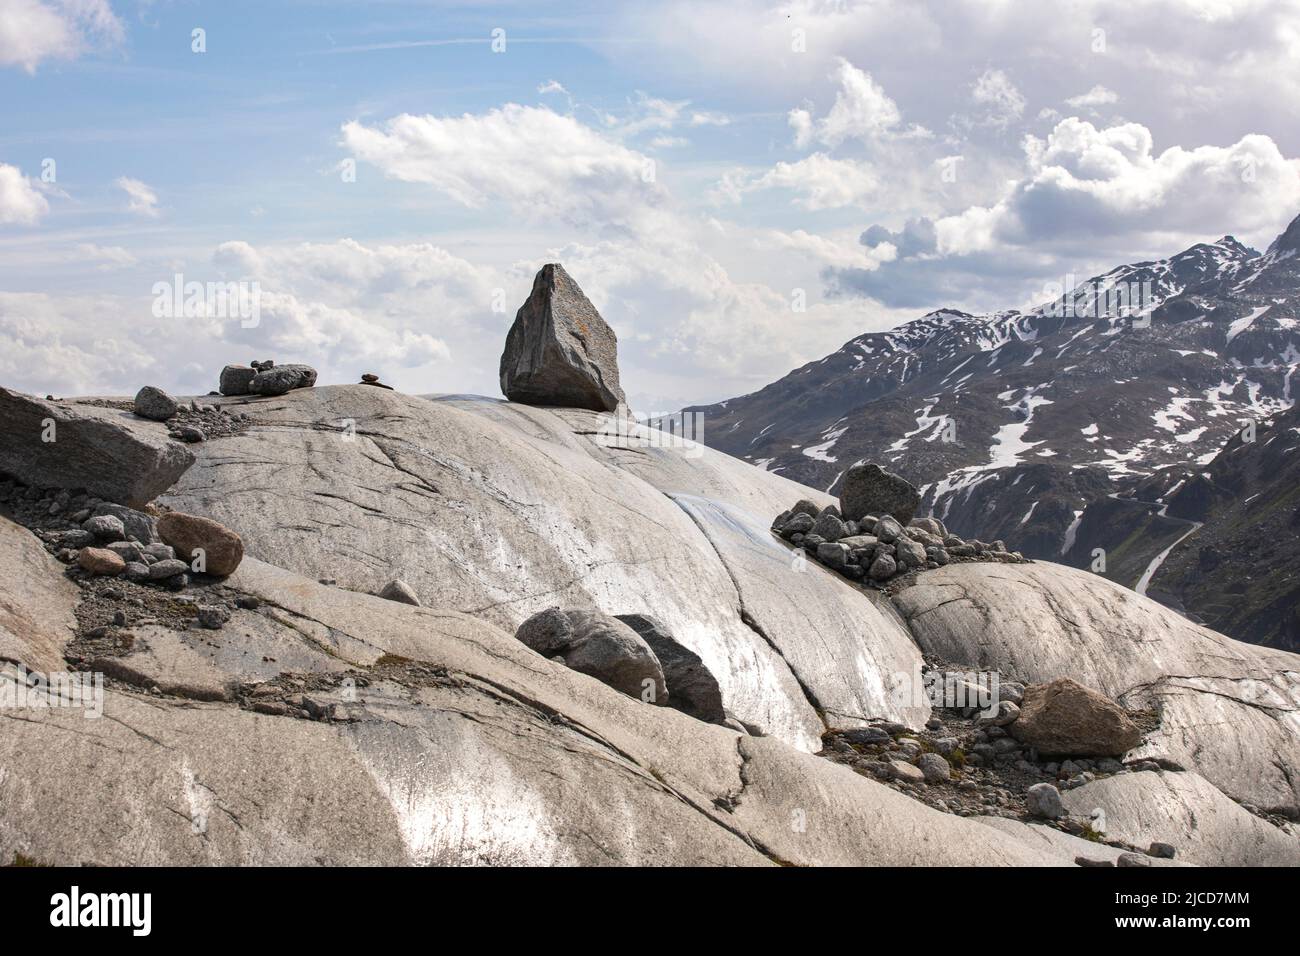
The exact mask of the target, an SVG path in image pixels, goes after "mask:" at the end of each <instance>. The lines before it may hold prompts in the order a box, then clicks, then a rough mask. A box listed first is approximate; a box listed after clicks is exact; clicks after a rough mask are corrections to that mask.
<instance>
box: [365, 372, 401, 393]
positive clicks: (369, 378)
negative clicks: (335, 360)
mask: <svg viewBox="0 0 1300 956" xmlns="http://www.w3.org/2000/svg"><path fill="white" fill-rule="evenodd" d="M360 384H362V385H373V386H374V387H375V388H386V389H388V390H389V391H390V392H391V391H392V390H393V386H391V385H385V384H384V383H383V382H381V381H379V376H378V375H376V374H375V373H374V372H366V373H364V374H363V375H362V376H361V382H360Z"/></svg>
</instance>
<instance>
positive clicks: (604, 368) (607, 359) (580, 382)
mask: <svg viewBox="0 0 1300 956" xmlns="http://www.w3.org/2000/svg"><path fill="white" fill-rule="evenodd" d="M501 391H502V392H503V393H505V396H506V398H508V399H510V401H512V402H522V403H523V404H525V405H558V406H561V407H564V408H591V409H595V410H596V411H602V412H612V411H614V410H615V409H616V408H618V406H619V403H620V402H622V401H624V398H623V390H622V389H621V388H620V387H619V384H618V339H617V338H616V337H615V336H614V330H613V329H611V328H610V327H609V325H608V324H606V322H605V320H604V319H602V318H601V317H600V313H599V312H597V311H596V307H595V306H594V305H592V304H591V302H590V301H588V299H587V297H586V296H585V295H583V294H582V290H581V289H580V288H578V283H576V282H574V281H573V279H572V278H571V277H570V276H569V274H568V273H567V272H565V271H564V267H563V266H561V265H560V264H559V263H558V262H555V263H550V264H548V265H544V266H542V269H541V271H540V272H538V273H537V278H535V279H534V280H533V291H532V293H531V294H530V295H529V296H528V301H527V302H525V303H524V304H523V305H522V306H521V307H520V309H519V312H518V313H517V314H516V315H515V324H514V325H512V326H511V327H510V334H509V335H508V336H506V348H505V351H504V352H503V353H502V354H501Z"/></svg>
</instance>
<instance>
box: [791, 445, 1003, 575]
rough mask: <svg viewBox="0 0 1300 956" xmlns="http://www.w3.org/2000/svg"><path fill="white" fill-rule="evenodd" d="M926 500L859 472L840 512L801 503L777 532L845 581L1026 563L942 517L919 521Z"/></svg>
mask: <svg viewBox="0 0 1300 956" xmlns="http://www.w3.org/2000/svg"><path fill="white" fill-rule="evenodd" d="M920 500H921V496H920V494H919V493H918V492H917V490H916V488H915V487H913V486H912V485H911V483H909V482H908V481H906V480H905V479H903V478H900V477H899V476H898V475H895V474H892V473H891V472H888V471H885V470H884V469H882V468H880V467H879V466H878V465H875V464H870V463H868V464H860V465H854V466H853V467H852V468H850V469H849V470H848V472H847V473H846V474H845V476H844V480H843V484H842V490H841V492H840V504H839V506H838V507H837V506H835V505H827V506H826V507H825V508H822V507H819V506H818V505H816V504H814V503H813V502H812V501H809V500H807V499H803V500H800V501H798V502H796V503H795V505H794V507H793V508H791V509H790V510H789V511H783V512H781V514H780V515H778V516H777V518H776V520H775V521H774V522H772V530H773V531H774V532H775V533H776V534H778V535H780V536H781V537H782V538H784V539H785V540H786V541H788V542H790V544H792V545H794V546H795V547H796V548H801V549H802V550H803V551H804V552H806V553H807V554H808V556H809V557H811V558H813V559H814V560H816V561H817V562H818V563H820V564H823V565H825V566H826V567H828V568H830V569H831V570H833V571H836V572H837V573H839V574H841V575H843V576H844V577H846V578H850V579H852V580H854V581H864V580H865V581H871V582H874V583H876V584H879V585H884V584H885V583H886V582H888V581H889V580H891V579H892V578H895V577H897V576H900V575H904V574H907V573H909V572H911V571H919V570H923V569H930V570H933V569H935V568H940V567H943V566H944V565H945V564H949V563H951V562H953V561H959V560H961V561H999V562H1004V563H1018V562H1023V561H1025V558H1024V556H1023V555H1021V554H1020V552H1018V551H1008V550H1007V546H1006V545H1005V544H1004V543H1003V542H1001V541H994V542H993V543H992V544H986V543H985V542H983V541H979V540H976V539H971V540H965V539H963V538H960V537H958V536H957V535H955V534H950V533H949V532H948V529H947V528H945V527H944V524H943V522H942V521H941V520H940V519H939V518H936V517H926V518H915V517H913V516H914V514H915V512H916V508H917V506H918V505H919V504H920Z"/></svg>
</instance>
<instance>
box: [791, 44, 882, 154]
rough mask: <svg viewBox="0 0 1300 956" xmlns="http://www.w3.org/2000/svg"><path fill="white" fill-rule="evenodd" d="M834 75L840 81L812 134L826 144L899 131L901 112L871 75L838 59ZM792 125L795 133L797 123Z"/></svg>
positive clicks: (866, 139) (877, 136) (872, 138)
mask: <svg viewBox="0 0 1300 956" xmlns="http://www.w3.org/2000/svg"><path fill="white" fill-rule="evenodd" d="M835 78H836V80H837V81H838V83H839V90H838V92H836V94H835V102H834V104H832V106H831V108H830V110H829V112H827V113H826V115H825V116H823V117H822V118H821V119H819V120H817V121H816V123H815V125H814V126H813V127H812V129H811V131H810V135H811V136H815V137H816V139H817V140H818V141H820V142H822V143H824V144H825V145H827V146H838V145H839V144H841V143H843V142H844V141H845V140H849V139H858V140H864V141H867V142H871V141H874V140H876V139H879V138H880V137H883V136H886V135H889V134H892V133H896V132H898V131H899V128H900V124H901V123H902V121H903V114H902V113H901V112H900V111H899V109H898V104H897V103H895V102H894V101H893V100H892V99H890V97H889V95H888V94H887V93H885V91H884V89H883V88H882V87H881V86H880V84H879V83H877V82H876V81H875V80H874V79H872V78H871V74H869V73H867V72H866V71H865V70H861V69H859V68H858V67H856V66H854V65H853V64H852V63H850V62H849V61H848V60H846V59H840V60H839V62H838V64H837V65H836V69H835ZM801 122H802V120H801ZM795 128H796V132H797V131H798V129H799V126H798V125H796V127H795Z"/></svg>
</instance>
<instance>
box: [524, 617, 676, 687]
mask: <svg viewBox="0 0 1300 956" xmlns="http://www.w3.org/2000/svg"><path fill="white" fill-rule="evenodd" d="M515 639H516V640H518V641H520V642H522V643H524V644H526V645H528V646H529V647H531V648H532V649H533V650H535V651H537V653H539V654H541V655H542V656H544V657H550V658H553V657H557V656H558V657H560V658H562V659H563V661H564V663H565V666H567V667H569V668H571V669H573V670H575V671H578V672H579V673H580V674H587V675H588V676H590V677H594V678H596V679H597V680H598V681H600V682H601V683H604V684H608V685H609V686H610V687H613V688H614V689H615V690H618V691H621V692H622V693H624V694H627V695H628V696H629V697H635V698H638V699H639V700H644V701H646V702H647V703H652V704H657V705H659V706H666V705H667V703H668V686H667V684H666V682H665V681H664V672H663V667H662V666H661V665H660V663H659V659H658V658H657V657H655V654H654V651H652V650H650V645H648V644H647V643H646V642H645V641H644V640H642V638H641V636H640V635H639V634H637V632H636V631H634V630H632V628H631V627H629V626H628V625H626V624H624V623H623V622H622V621H620V620H619V619H618V618H616V617H611V616H609V615H608V614H601V613H600V612H599V611H583V610H567V611H566V610H561V609H560V608H558V607H552V608H547V609H546V610H545V611H540V612H539V613H537V614H534V615H533V616H532V617H530V618H529V619H528V620H526V621H524V623H523V624H521V625H520V626H519V630H518V631H516V632H515Z"/></svg>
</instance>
